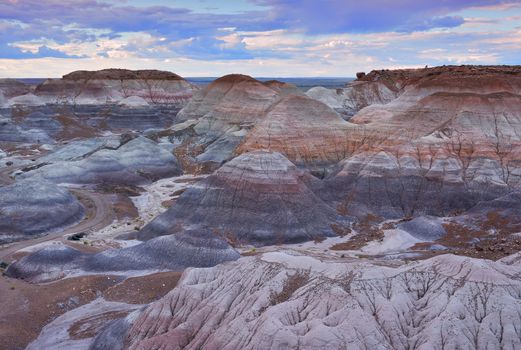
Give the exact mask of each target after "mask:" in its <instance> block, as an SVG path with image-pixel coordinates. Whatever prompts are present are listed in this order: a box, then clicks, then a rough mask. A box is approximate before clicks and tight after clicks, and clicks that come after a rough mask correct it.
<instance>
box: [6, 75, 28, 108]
mask: <svg viewBox="0 0 521 350" xmlns="http://www.w3.org/2000/svg"><path fill="white" fill-rule="evenodd" d="M30 92H31V86H30V85H27V84H24V83H22V82H21V81H18V80H16V79H0V96H3V97H4V99H5V100H8V99H10V98H13V97H16V96H20V95H25V94H28V93H30ZM0 100H1V98H0ZM1 106H2V104H1V103H0V107H1Z"/></svg>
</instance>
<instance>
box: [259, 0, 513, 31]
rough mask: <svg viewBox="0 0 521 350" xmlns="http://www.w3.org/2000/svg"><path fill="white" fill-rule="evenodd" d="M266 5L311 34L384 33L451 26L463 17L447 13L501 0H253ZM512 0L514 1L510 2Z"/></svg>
mask: <svg viewBox="0 0 521 350" xmlns="http://www.w3.org/2000/svg"><path fill="white" fill-rule="evenodd" d="M254 1H255V2H256V3H257V4H260V5H264V6H269V7H270V8H271V13H270V15H271V17H272V18H273V19H275V20H276V21H278V22H282V23H285V24H286V25H287V26H288V27H291V28H303V29H305V30H306V31H307V32H308V33H312V34H327V33H344V32H357V33H367V32H384V31H403V32H410V31H415V30H427V29H431V28H443V27H446V28H450V27H456V26H459V25H461V24H463V23H464V19H463V18H462V17H459V16H451V15H450V14H451V13H453V12H456V11H459V10H462V9H465V8H468V7H472V6H492V5H501V4H504V3H505V1H502V0H457V1H419V0H394V1H389V0H364V1H350V0H325V1H316V0H254ZM512 2H513V1H512Z"/></svg>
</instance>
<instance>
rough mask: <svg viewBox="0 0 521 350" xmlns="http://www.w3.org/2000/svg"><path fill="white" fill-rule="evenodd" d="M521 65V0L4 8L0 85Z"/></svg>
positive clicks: (212, 1) (7, 0)
mask: <svg viewBox="0 0 521 350" xmlns="http://www.w3.org/2000/svg"><path fill="white" fill-rule="evenodd" d="M445 64H447V65H449V64H454V65H460V64H521V0H517V1H512V0H362V1H361V0H356V1H355V0H300V1H299V0H227V1H223V0H221V1H217V0H178V1H176V0H67V1H64V0H0V77H17V78H29V77H31V78H37V77H59V76H62V75H64V74H66V73H68V72H71V71H74V70H79V69H86V70H97V69H102V68H128V69H161V70H169V71H173V72H175V73H177V74H180V75H182V76H188V77H197V76H212V77H213V76H221V75H224V74H229V73H244V74H249V75H252V76H257V77H352V76H354V75H355V73H356V72H359V71H365V72H368V71H370V70H372V69H392V68H403V67H423V66H425V65H429V66H437V65H445Z"/></svg>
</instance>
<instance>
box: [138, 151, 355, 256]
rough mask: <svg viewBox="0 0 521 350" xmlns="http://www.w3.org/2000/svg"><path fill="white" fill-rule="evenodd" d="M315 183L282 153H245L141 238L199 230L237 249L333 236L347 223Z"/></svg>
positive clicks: (186, 194)
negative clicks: (338, 224)
mask: <svg viewBox="0 0 521 350" xmlns="http://www.w3.org/2000/svg"><path fill="white" fill-rule="evenodd" d="M317 181H318V180H316V179H315V178H313V177H312V176H311V175H309V174H308V173H306V172H304V171H301V170H298V169H297V168H296V167H295V165H293V164H292V163H291V162H290V161H289V160H288V159H286V158H285V157H284V156H282V155H281V154H280V153H270V152H266V151H255V152H249V153H244V154H242V155H241V156H239V157H236V158H234V159H233V160H232V161H230V162H228V163H226V164H225V165H224V166H222V167H221V168H220V169H218V170H217V171H216V172H215V173H214V174H213V175H211V176H209V177H207V178H206V179H205V180H203V181H202V182H200V183H198V184H197V185H196V186H193V187H191V188H189V189H188V190H187V191H185V192H184V193H183V194H182V195H181V197H180V198H179V199H178V200H177V201H176V204H175V205H174V206H173V207H171V208H170V209H169V210H168V211H166V212H165V213H164V214H162V215H160V216H159V217H157V218H156V219H154V220H153V221H152V222H151V223H150V224H148V225H147V226H145V227H144V228H143V230H141V231H140V232H139V234H138V237H139V238H140V239H150V238H152V237H155V236H158V235H169V234H172V233H176V232H182V231H183V230H185V229H188V228H193V227H201V228H204V229H207V230H210V231H212V232H214V233H215V234H217V235H220V236H222V237H224V238H225V239H227V240H228V241H229V242H231V243H232V244H234V245H243V244H252V245H257V246H259V245H269V244H276V243H295V242H302V241H308V240H313V239H319V238H323V237H327V236H334V235H335V233H334V231H333V229H332V228H331V225H332V224H333V223H336V222H339V221H342V220H346V219H345V218H340V215H338V214H337V213H336V211H335V210H334V209H333V208H331V207H329V206H328V205H326V204H325V203H324V202H323V201H322V200H321V199H320V198H319V197H318V196H317V195H315V193H313V191H312V190H311V188H312V187H313V186H314V185H316V182H317Z"/></svg>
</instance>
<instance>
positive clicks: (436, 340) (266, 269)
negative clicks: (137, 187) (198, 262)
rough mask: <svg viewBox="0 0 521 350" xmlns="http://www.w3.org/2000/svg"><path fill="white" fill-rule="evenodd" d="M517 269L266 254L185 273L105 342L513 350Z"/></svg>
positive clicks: (516, 343)
mask: <svg viewBox="0 0 521 350" xmlns="http://www.w3.org/2000/svg"><path fill="white" fill-rule="evenodd" d="M519 272H520V264H519V255H515V256H512V257H510V258H508V260H505V261H504V262H500V261H499V262H491V261H483V260H479V259H472V258H465V257H458V256H454V255H442V256H438V257H435V258H432V259H429V260H425V261H422V262H414V263H409V264H405V265H402V266H397V267H390V266H381V265H380V264H377V263H372V262H369V261H360V260H344V261H330V260H328V259H327V258H321V257H319V256H313V255H302V254H299V253H295V252H292V251H283V252H273V253H265V254H263V255H261V256H257V257H249V258H244V259H240V260H239V261H237V262H233V263H228V264H224V265H220V266H217V267H214V268H211V269H191V270H189V271H187V272H186V273H185V274H184V276H183V278H182V280H181V281H180V283H179V285H178V287H177V288H175V289H174V290H172V292H170V293H169V294H168V295H166V296H165V297H164V298H162V299H161V300H159V301H157V302H154V303H152V304H150V305H149V306H148V307H146V308H144V309H143V310H141V311H139V312H137V314H133V315H132V316H129V317H127V318H125V319H123V320H121V321H120V322H124V323H125V324H126V327H125V329H124V331H122V332H112V334H119V336H118V337H116V338H115V339H111V338H107V337H105V338H104V340H105V341H112V342H114V343H118V342H119V343H122V344H125V348H128V349H151V348H169V349H216V348H219V349H228V350H231V349H273V348H284V349H299V348H305V349H325V348H328V349H338V348H344V347H349V348H352V349H367V348H370V349H388V348H395V349H405V348H416V349H434V348H438V347H445V348H466V347H468V345H469V344H477V345H475V346H476V347H478V348H479V347H482V346H483V347H485V346H489V347H491V348H501V347H502V346H503V345H504V344H509V346H511V348H513V349H514V348H517V347H520V346H521V342H520V338H519V326H518V324H519V322H521V320H520V318H519V314H520V313H521V303H520V301H519V298H518V297H517V291H519V290H520V288H521V284H520V283H521V282H520V281H519V278H518V277H515V276H518V274H519ZM119 326H120V325H119V324H116V323H114V324H113V326H111V325H109V326H108V328H107V329H105V331H104V332H103V334H107V333H109V332H110V330H111V327H119ZM118 329H120V328H118ZM114 330H116V329H114ZM120 330H121V329H120ZM473 346H474V345H473Z"/></svg>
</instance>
